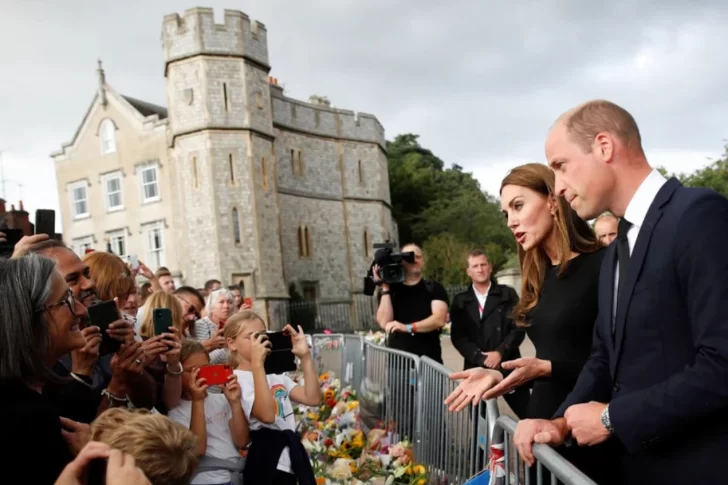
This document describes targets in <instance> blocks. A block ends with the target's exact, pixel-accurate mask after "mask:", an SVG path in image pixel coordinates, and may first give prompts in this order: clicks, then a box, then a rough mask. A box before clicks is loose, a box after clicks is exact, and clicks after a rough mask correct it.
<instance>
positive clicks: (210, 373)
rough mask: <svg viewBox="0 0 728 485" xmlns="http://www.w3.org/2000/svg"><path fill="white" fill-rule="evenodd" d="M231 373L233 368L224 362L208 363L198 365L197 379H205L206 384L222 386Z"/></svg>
mask: <svg viewBox="0 0 728 485" xmlns="http://www.w3.org/2000/svg"><path fill="white" fill-rule="evenodd" d="M231 375H233V368H232V367H230V366H229V365H226V364H210V365H203V366H202V367H200V373H199V375H198V376H197V378H198V379H203V378H204V379H206V380H207V385H208V386H224V385H225V384H226V383H227V381H228V378H229V377H230V376H231Z"/></svg>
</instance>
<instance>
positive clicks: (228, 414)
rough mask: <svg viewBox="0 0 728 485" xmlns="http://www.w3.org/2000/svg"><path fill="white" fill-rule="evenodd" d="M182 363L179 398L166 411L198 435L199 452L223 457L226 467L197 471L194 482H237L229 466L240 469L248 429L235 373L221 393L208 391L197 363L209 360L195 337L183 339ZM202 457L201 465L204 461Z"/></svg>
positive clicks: (219, 484)
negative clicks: (176, 402)
mask: <svg viewBox="0 0 728 485" xmlns="http://www.w3.org/2000/svg"><path fill="white" fill-rule="evenodd" d="M180 362H181V364H182V370H183V373H182V399H181V400H180V403H179V404H178V405H177V407H175V408H174V409H172V410H171V411H169V414H168V416H169V418H170V419H172V420H173V421H176V422H177V423H180V424H181V425H183V426H185V427H188V428H189V429H190V431H192V432H193V433H194V434H195V435H196V436H197V439H198V453H199V456H204V457H205V458H207V459H208V460H209V459H217V460H225V461H226V463H228V464H229V467H228V468H221V469H214V467H206V468H207V469H209V468H213V469H212V470H211V471H205V472H201V473H198V474H197V475H196V476H195V477H194V479H193V480H192V484H193V485H226V484H230V483H235V482H238V481H239V480H234V477H232V476H231V471H230V470H235V469H236V468H238V470H239V471H237V472H233V473H240V471H242V459H241V457H240V451H239V450H240V449H241V448H244V447H245V446H247V445H248V443H249V441H250V431H249V428H248V420H247V418H246V417H245V413H244V412H243V409H242V406H241V390H240V384H238V379H237V376H235V375H234V374H233V375H232V376H230V378H229V379H228V382H227V384H225V385H224V386H222V394H220V393H209V394H208V392H207V387H208V386H207V384H206V380H205V379H199V378H198V374H199V372H200V367H202V366H203V365H207V364H209V363H210V358H209V356H208V354H207V352H206V351H205V348H204V347H203V346H202V344H201V343H200V342H197V341H196V340H185V341H184V343H183V344H182V350H181V351H180ZM205 458H203V459H202V461H201V462H200V465H201V466H202V464H203V463H204V462H205Z"/></svg>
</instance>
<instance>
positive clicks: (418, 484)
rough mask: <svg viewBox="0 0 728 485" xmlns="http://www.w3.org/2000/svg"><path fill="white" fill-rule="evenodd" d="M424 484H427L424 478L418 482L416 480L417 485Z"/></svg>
mask: <svg viewBox="0 0 728 485" xmlns="http://www.w3.org/2000/svg"><path fill="white" fill-rule="evenodd" d="M426 484H427V480H425V479H424V478H420V479H419V480H417V485H426Z"/></svg>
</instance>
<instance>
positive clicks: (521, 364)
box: [483, 357, 551, 399]
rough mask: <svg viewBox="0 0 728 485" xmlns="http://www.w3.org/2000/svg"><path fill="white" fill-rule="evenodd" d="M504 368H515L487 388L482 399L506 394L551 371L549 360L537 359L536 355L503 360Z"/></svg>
mask: <svg viewBox="0 0 728 485" xmlns="http://www.w3.org/2000/svg"><path fill="white" fill-rule="evenodd" d="M502 367H503V368H504V369H515V370H514V371H513V372H511V373H510V374H509V375H508V377H506V378H505V379H503V382H501V383H500V384H498V385H497V386H495V387H494V388H493V389H491V390H489V391H488V392H487V393H485V396H483V398H484V399H494V398H496V397H500V396H502V395H504V394H508V393H509V392H511V391H512V390H514V389H516V388H517V387H520V386H522V385H523V384H525V383H526V382H528V381H531V380H533V379H536V378H538V377H542V376H545V375H549V374H550V373H551V362H550V361H548V360H541V359H537V358H536V357H523V358H520V359H516V360H508V361H506V362H503V365H502Z"/></svg>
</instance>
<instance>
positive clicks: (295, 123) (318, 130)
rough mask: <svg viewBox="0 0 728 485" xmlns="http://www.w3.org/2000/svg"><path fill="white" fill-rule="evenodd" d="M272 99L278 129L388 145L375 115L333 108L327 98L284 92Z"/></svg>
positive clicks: (382, 128)
mask: <svg viewBox="0 0 728 485" xmlns="http://www.w3.org/2000/svg"><path fill="white" fill-rule="evenodd" d="M316 98H318V97H312V99H314V100H315V99H316ZM319 99H321V98H319ZM323 99H325V98H323ZM272 102H273V123H275V124H276V125H277V126H278V127H279V128H283V129H290V130H294V131H301V132H304V133H311V134H314V135H321V136H326V137H330V138H339V139H345V140H356V141H363V142H368V143H377V144H378V145H381V146H382V148H385V147H386V140H385V137H384V127H383V126H382V124H381V123H380V122H379V120H378V119H377V118H376V116H374V115H371V114H368V113H361V112H355V111H351V110H346V109H338V108H332V107H330V106H329V105H328V104H327V103H328V100H326V101H325V102H324V103H322V102H321V101H319V102H318V103H311V102H305V101H300V100H297V99H292V98H288V97H285V96H283V95H282V94H278V95H274V96H273V97H272Z"/></svg>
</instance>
